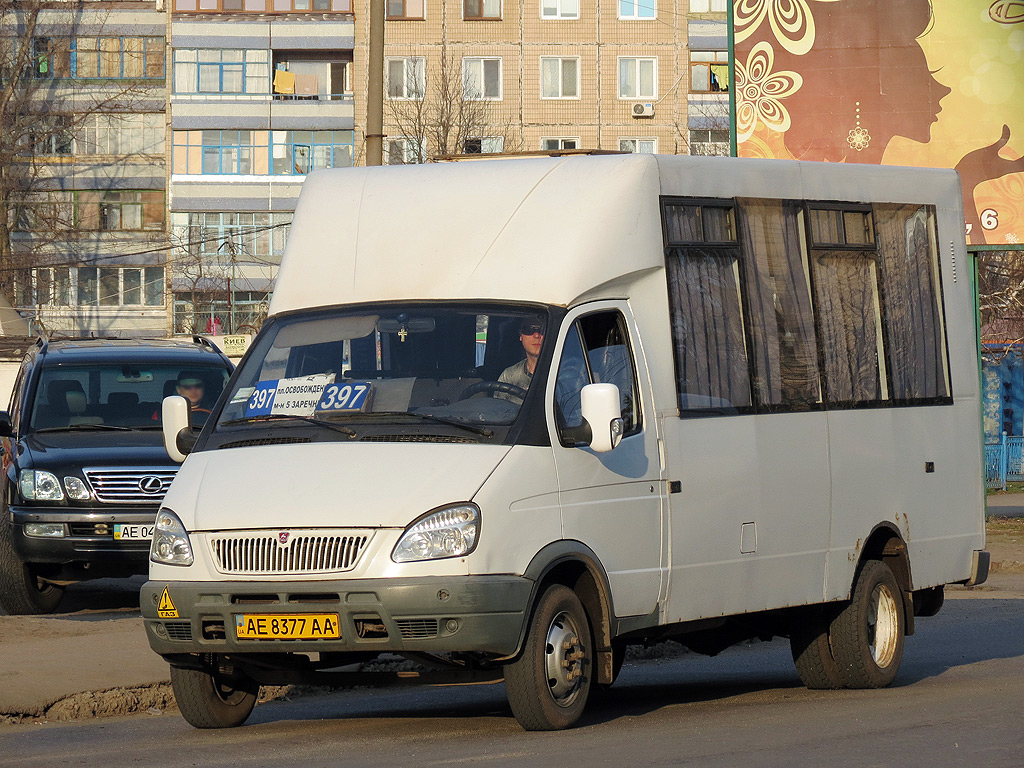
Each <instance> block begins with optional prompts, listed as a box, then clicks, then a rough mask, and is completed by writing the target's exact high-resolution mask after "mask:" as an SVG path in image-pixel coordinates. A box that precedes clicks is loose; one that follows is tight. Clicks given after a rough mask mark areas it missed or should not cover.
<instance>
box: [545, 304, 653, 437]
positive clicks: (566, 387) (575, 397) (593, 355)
mask: <svg viewBox="0 0 1024 768" xmlns="http://www.w3.org/2000/svg"><path fill="white" fill-rule="evenodd" d="M596 383H609V384H614V385H615V386H617V387H618V388H619V396H620V398H621V407H622V418H623V420H624V422H625V431H624V434H625V435H626V436H628V435H632V434H636V433H637V432H639V431H640V427H641V424H640V404H639V400H638V397H637V388H636V372H635V368H634V366H633V356H632V353H631V351H630V347H629V337H628V334H627V332H626V324H625V320H624V319H623V317H622V315H621V314H619V313H618V312H596V313H594V314H592V315H586V316H585V317H582V318H580V319H579V320H577V321H576V322H575V323H574V324H573V326H572V327H571V328H570V329H569V331H568V334H567V335H566V339H565V344H564V346H563V349H562V358H561V360H560V361H559V363H558V376H557V377H556V379H555V406H556V407H555V418H556V421H557V423H558V427H559V433H560V434H559V438H560V441H561V443H562V444H563V445H573V442H574V437H573V435H574V429H573V428H575V427H579V426H580V425H581V424H582V422H583V418H582V416H581V415H580V391H581V390H582V389H583V387H584V386H585V385H587V384H596Z"/></svg>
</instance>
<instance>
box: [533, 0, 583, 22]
mask: <svg viewBox="0 0 1024 768" xmlns="http://www.w3.org/2000/svg"><path fill="white" fill-rule="evenodd" d="M540 17H541V18H542V19H578V18H579V17H580V2H579V0H541V3H540Z"/></svg>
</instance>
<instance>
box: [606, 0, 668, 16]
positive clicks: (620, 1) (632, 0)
mask: <svg viewBox="0 0 1024 768" xmlns="http://www.w3.org/2000/svg"><path fill="white" fill-rule="evenodd" d="M650 2H651V4H652V8H651V15H650V16H642V15H640V9H641V6H642V4H643V3H644V0H617V2H616V4H615V13H616V15H617V16H618V18H619V19H620V20H622V21H654V20H656V19H657V18H658V2H657V0H650ZM627 3H629V4H632V6H633V13H631V14H623V13H622V8H623V6H625V5H626V4H627Z"/></svg>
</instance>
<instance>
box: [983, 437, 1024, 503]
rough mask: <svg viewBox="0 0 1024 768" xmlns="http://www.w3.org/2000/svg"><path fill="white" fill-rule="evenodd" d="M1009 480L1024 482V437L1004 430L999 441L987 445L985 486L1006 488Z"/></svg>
mask: <svg viewBox="0 0 1024 768" xmlns="http://www.w3.org/2000/svg"><path fill="white" fill-rule="evenodd" d="M1008 482H1009V483H1019V482H1024V437H1022V436H1014V437H1011V436H1007V434H1006V433H1005V432H1003V434H1002V436H1001V437H1000V439H999V442H998V443H987V444H986V445H985V486H986V487H987V488H1002V489H1003V490H1006V484H1007V483H1008Z"/></svg>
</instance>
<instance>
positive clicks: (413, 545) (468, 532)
mask: <svg viewBox="0 0 1024 768" xmlns="http://www.w3.org/2000/svg"><path fill="white" fill-rule="evenodd" d="M479 531H480V510H479V509H477V508H476V506H475V505H474V504H459V505H458V506H453V507H447V508H445V509H439V510H437V511H436V512H428V513H427V514H426V515H424V516H423V517H421V518H420V519H419V520H417V521H416V522H414V523H413V524H412V525H410V526H409V527H408V528H406V529H405V532H404V533H403V534H402V537H401V538H400V539H399V540H398V543H397V544H396V545H395V549H394V551H393V552H392V553H391V559H392V560H394V561H395V562H396V563H411V562H415V561H417V560H440V559H442V558H445V557H462V556H463V555H468V554H469V553H470V552H472V551H473V549H474V548H475V547H476V541H477V534H478V533H479Z"/></svg>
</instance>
